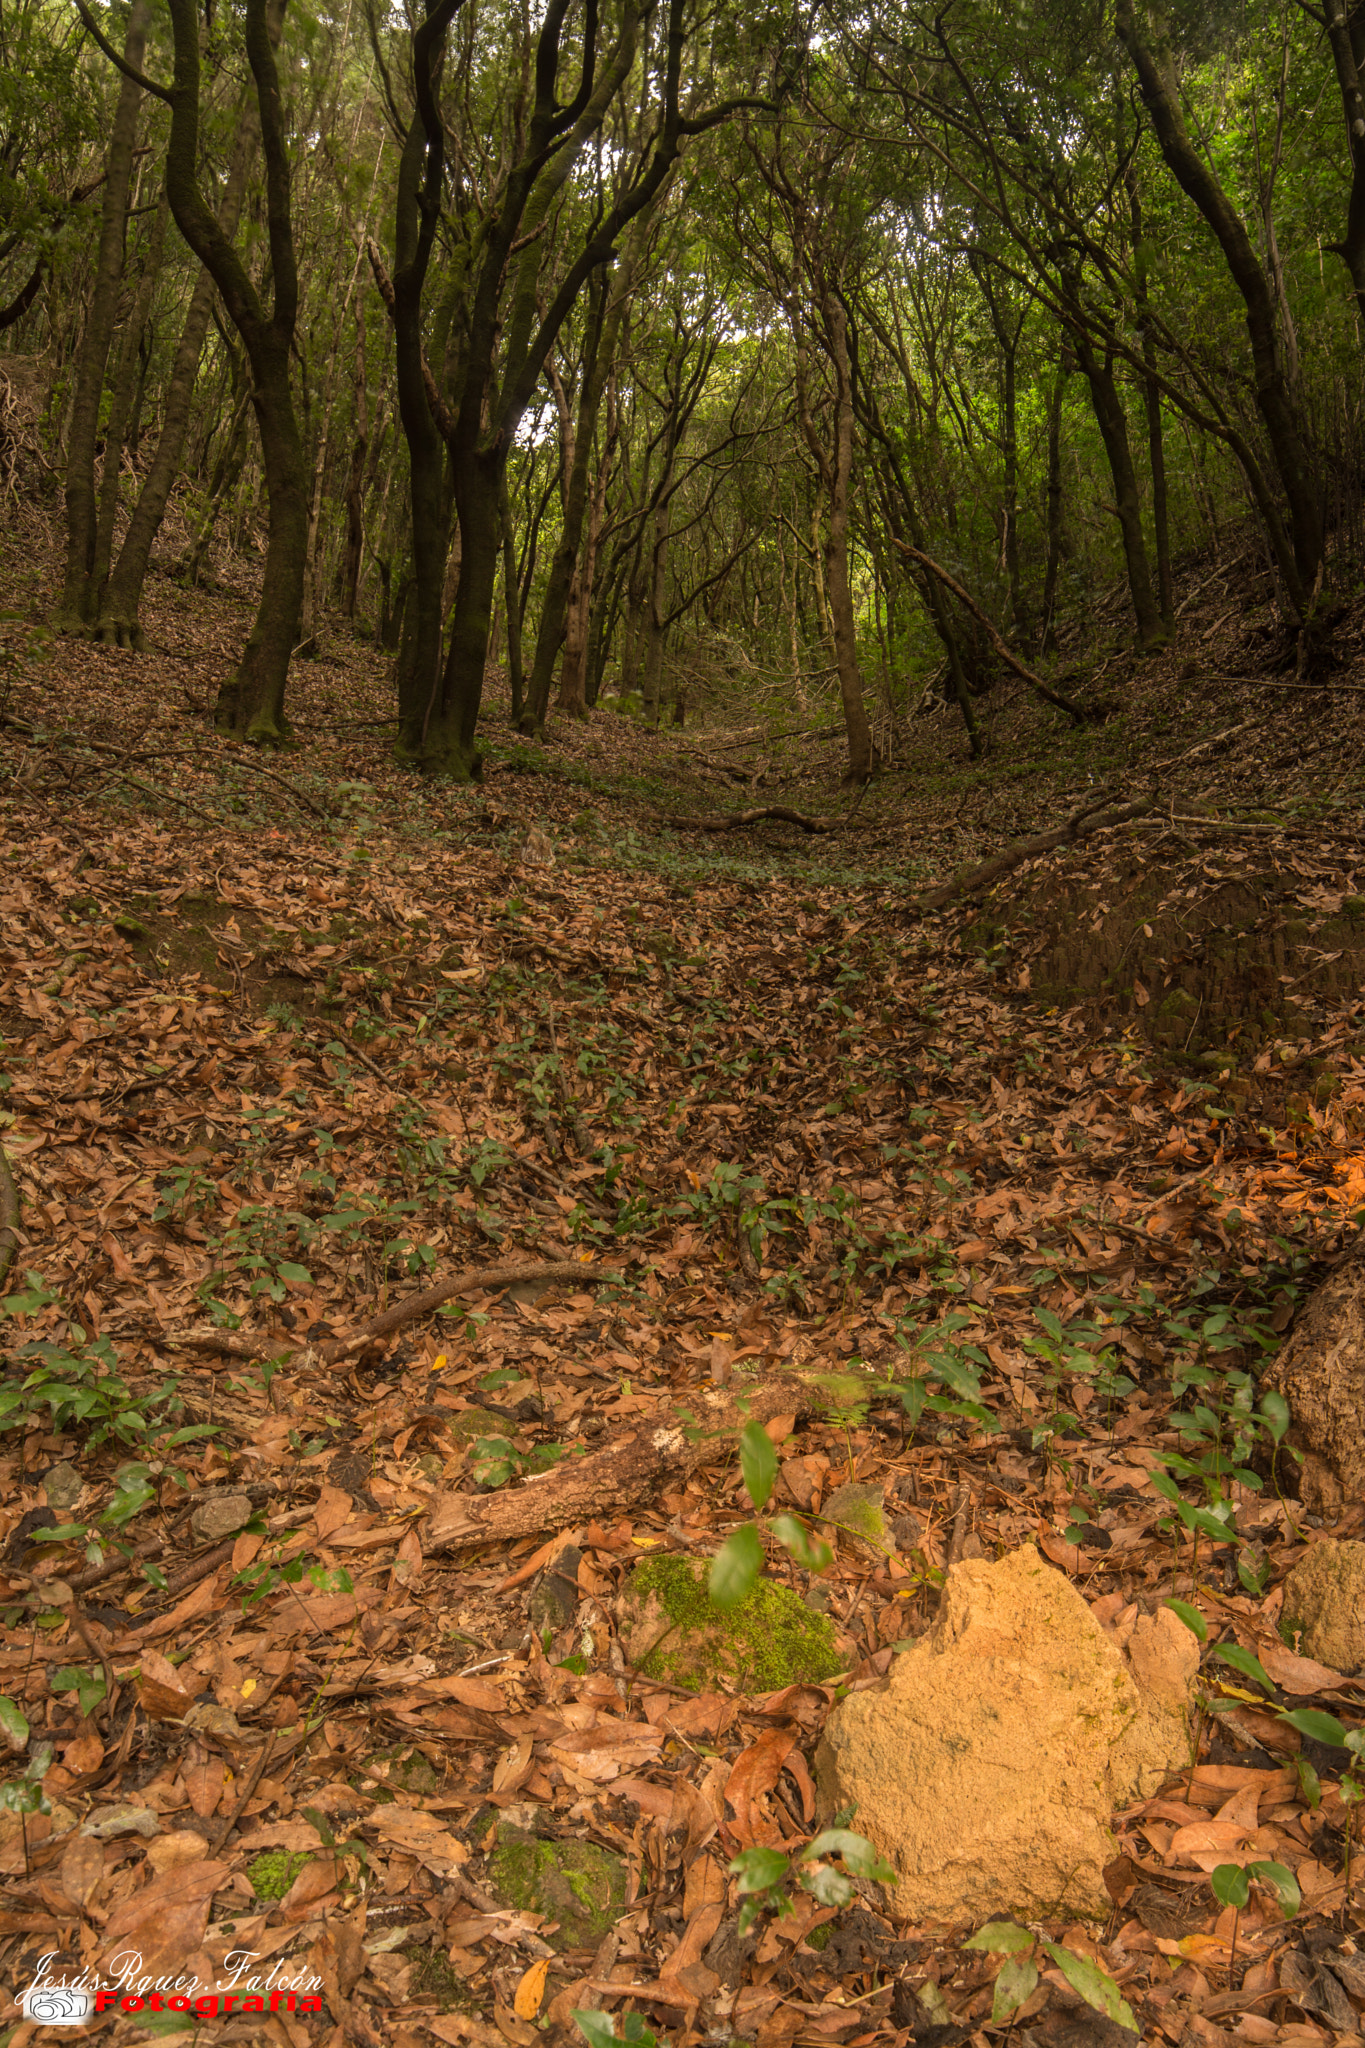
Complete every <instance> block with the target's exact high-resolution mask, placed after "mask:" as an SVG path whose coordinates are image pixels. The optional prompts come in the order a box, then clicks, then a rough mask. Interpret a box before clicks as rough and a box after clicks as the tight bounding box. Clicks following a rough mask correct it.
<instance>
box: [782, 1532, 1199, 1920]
mask: <svg viewBox="0 0 1365 2048" xmlns="http://www.w3.org/2000/svg"><path fill="white" fill-rule="evenodd" d="M1170 1620H1171V1621H1172V1622H1174V1621H1175V1620H1176V1618H1175V1616H1174V1615H1172V1616H1170ZM1176 1626H1177V1627H1179V1626H1180V1624H1179V1623H1178V1622H1177V1623H1176ZM1132 1641H1133V1643H1134V1644H1136V1645H1137V1661H1138V1662H1139V1664H1140V1666H1141V1667H1142V1668H1143V1669H1144V1670H1145V1671H1146V1673H1147V1674H1148V1675H1149V1677H1152V1678H1153V1679H1154V1680H1155V1681H1156V1683H1155V1689H1154V1690H1153V1692H1152V1693H1151V1694H1150V1695H1149V1701H1148V1705H1147V1706H1146V1707H1144V1705H1143V1702H1142V1698H1141V1696H1140V1694H1139V1690H1138V1686H1137V1684H1136V1683H1135V1682H1134V1677H1133V1674H1132V1672H1131V1671H1130V1669H1129V1667H1128V1664H1127V1663H1126V1662H1125V1660H1124V1657H1123V1653H1122V1652H1121V1651H1120V1649H1119V1648H1118V1646H1117V1645H1116V1644H1115V1643H1114V1642H1113V1641H1111V1640H1110V1638H1109V1637H1108V1636H1106V1634H1105V1632H1104V1630H1103V1629H1102V1628H1101V1627H1100V1625H1099V1623H1098V1622H1097V1621H1096V1620H1095V1618H1094V1616H1093V1615H1092V1614H1091V1612H1090V1609H1089V1608H1088V1607H1087V1605H1086V1603H1085V1601H1084V1600H1083V1599H1082V1598H1081V1596H1080V1594H1079V1593H1078V1592H1077V1591H1076V1590H1075V1588H1074V1587H1073V1586H1072V1585H1071V1583H1070V1582H1069V1580H1067V1579H1066V1578H1065V1577H1064V1576H1063V1575H1062V1574H1061V1573H1060V1572H1058V1571H1056V1570H1054V1569H1053V1568H1052V1567H1051V1566H1050V1565H1048V1564H1046V1563H1045V1562H1044V1561H1043V1559H1042V1558H1041V1557H1040V1556H1039V1554H1038V1552H1037V1551H1036V1550H1035V1549H1034V1548H1033V1546H1032V1545H1031V1544H1030V1545H1026V1546H1025V1547H1024V1548H1023V1549H1021V1550H1017V1551H1014V1552H1013V1553H1011V1555H1009V1556H1008V1557H1005V1558H1002V1559H1000V1560H999V1561H998V1562H987V1561H985V1560H972V1561H969V1562H964V1563H962V1564H959V1565H957V1566H955V1567H954V1568H953V1570H952V1571H951V1572H950V1573H949V1575H948V1580H947V1584H946V1586H945V1588H944V1598H943V1602H942V1605H941V1607H940V1610H939V1615H938V1619H937V1620H936V1622H935V1623H934V1626H933V1627H932V1629H930V1631H929V1633H928V1634H927V1635H926V1636H923V1637H922V1638H921V1639H920V1641H919V1642H917V1643H916V1644H915V1645H914V1647H913V1648H912V1649H909V1650H907V1651H906V1652H905V1653H904V1655H902V1656H899V1657H897V1658H896V1660H895V1662H894V1664H893V1666H892V1671H891V1676H890V1679H889V1680H888V1682H887V1684H886V1685H885V1686H884V1687H882V1688H880V1689H877V1690H869V1691H867V1692H862V1693H855V1694H854V1695H853V1696H852V1697H851V1698H849V1699H847V1700H845V1701H844V1702H843V1703H842V1704H841V1705H840V1706H839V1707H837V1708H836V1709H835V1711H834V1713H833V1714H832V1715H831V1716H830V1719H829V1722H828V1724H827V1726H826V1731H825V1737H824V1740H823V1741H822V1743H821V1745H820V1748H819V1751H818V1753H817V1756H816V1768H817V1774H818V1779H819V1786H820V1794H821V1803H822V1808H823V1812H824V1815H825V1816H826V1817H828V1816H829V1815H830V1814H832V1813H833V1812H835V1811H837V1810H838V1809H839V1808H841V1807H846V1806H847V1805H848V1804H849V1803H850V1802H851V1801H856V1802H857V1813H856V1817H855V1819H854V1820H853V1822H852V1825H853V1826H854V1827H855V1828H857V1829H858V1830H859V1831H860V1832H862V1833H864V1834H866V1835H868V1836H870V1837H871V1839H872V1840H873V1841H874V1842H875V1843H876V1845H877V1847H878V1848H879V1849H880V1850H881V1851H882V1853H883V1855H884V1856H885V1857H886V1858H887V1860H888V1861H889V1862H890V1863H891V1865H892V1867H893V1868H894V1869H895V1871H896V1874H897V1884H896V1886H895V1890H894V1907H895V1911H896V1913H897V1914H898V1915H900V1916H903V1917H904V1918H906V1919H908V1920H916V1921H918V1920H929V1919H937V1920H948V1921H954V1922H961V1921H965V1920H981V1919H984V1918H986V1917H987V1916H988V1915H990V1914H992V1913H997V1912H1010V1913H1015V1914H1017V1915H1019V1916H1020V1917H1022V1918H1024V1919H1037V1918H1041V1917H1053V1916H1056V1917H1061V1918H1065V1917H1066V1916H1068V1915H1078V1916H1085V1915H1098V1914H1107V1913H1108V1911H1109V1908H1110V1904H1111V1901H1110V1899H1109V1895H1108V1893H1107V1892H1106V1891H1105V1888H1104V1879H1103V1875H1102V1873H1103V1869H1104V1866H1105V1864H1106V1863H1107V1862H1108V1861H1110V1859H1111V1858H1112V1856H1113V1854H1114V1845H1113V1839H1112V1837H1111V1835H1110V1832H1109V1823H1110V1818H1111V1815H1112V1813H1113V1812H1114V1809H1115V1808H1116V1807H1117V1806H1121V1805H1123V1804H1125V1803H1126V1802H1127V1800H1128V1799H1129V1797H1130V1796H1131V1794H1132V1792H1133V1791H1134V1788H1135V1785H1137V1784H1140V1783H1146V1782H1150V1781H1151V1779H1152V1777H1153V1775H1154V1774H1158V1773H1159V1775H1165V1772H1166V1770H1169V1769H1174V1768H1178V1767H1179V1766H1180V1765H1181V1764H1182V1763H1184V1762H1187V1761H1188V1755H1189V1750H1188V1735H1187V1732H1186V1727H1185V1716H1184V1709H1183V1703H1181V1702H1180V1701H1179V1697H1178V1696H1179V1692H1180V1688H1181V1686H1182V1684H1187V1680H1186V1678H1185V1676H1184V1674H1186V1673H1187V1672H1188V1671H1189V1668H1190V1666H1189V1657H1188V1653H1187V1652H1185V1650H1184V1647H1183V1645H1182V1644H1180V1643H1179V1642H1178V1640H1177V1639H1176V1638H1175V1637H1174V1636H1173V1635H1172V1634H1171V1633H1170V1629H1169V1627H1168V1625H1167V1623H1166V1622H1165V1621H1161V1620H1158V1619H1157V1617H1155V1616H1149V1617H1143V1619H1142V1620H1141V1621H1139V1622H1138V1623H1137V1624H1136V1625H1135V1627H1134V1629H1133V1635H1132ZM1191 1643H1192V1644H1193V1638H1191ZM1196 1662H1197V1656H1196ZM1166 1745H1169V1750H1168V1753H1167V1755H1166V1757H1165V1762H1164V1765H1162V1763H1161V1752H1162V1750H1163V1747H1165V1746H1166Z"/></svg>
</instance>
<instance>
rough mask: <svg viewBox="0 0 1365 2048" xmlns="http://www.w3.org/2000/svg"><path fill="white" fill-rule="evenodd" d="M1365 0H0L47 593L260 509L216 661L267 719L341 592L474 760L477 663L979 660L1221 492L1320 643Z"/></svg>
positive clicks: (1189, 541)
mask: <svg viewBox="0 0 1365 2048" xmlns="http://www.w3.org/2000/svg"><path fill="white" fill-rule="evenodd" d="M1362 61H1365V8H1362V7H1359V6H1356V7H1354V8H1349V7H1346V6H1345V5H1344V0H1323V4H1322V5H1320V6H1319V5H1310V4H1308V0H1276V4H1270V0H1248V4H1245V5H1238V6H1233V5H1230V4H1219V5H1214V6H1203V5H1201V6H1198V7H1196V6H1193V5H1190V4H1186V0H1178V4H1171V5H1161V4H1157V0H1150V4H1149V0H1114V4H1112V5H1110V4H1107V0H1106V4H1103V5H1101V4H1091V0H1083V4H1080V5H1077V4H1075V0H1037V4H1030V5H1024V6H1012V7H1005V6H1001V5H998V4H995V0H955V4H953V5H950V6H947V7H942V6H940V7H922V6H916V5H913V4H900V0H888V4H886V5H882V6H877V7H871V8H869V7H857V8H855V7H850V6H847V5H845V4H844V0H829V4H826V5H822V6H818V7H802V6H795V7H794V6H792V5H791V4H790V0H773V4H766V0H765V4H760V5H757V6H751V7H746V8H743V9H740V8H736V7H730V6H717V7H714V8H705V7H703V6H701V5H700V4H697V0H552V4H551V5H549V6H548V7H546V8H544V9H543V10H541V11H539V12H537V13H534V14H533V13H532V12H531V11H530V10H527V9H522V10H520V11H517V10H497V9H491V8H488V7H486V6H481V5H480V4H478V0H427V4H425V5H424V7H423V8H422V9H421V10H418V9H414V8H412V7H409V8H407V9H406V10H405V9H402V8H398V7H393V6H390V7H385V6H381V5H379V4H378V0H346V5H344V6H341V5H336V6H332V5H330V4H322V5H317V6H313V5H309V4H305V0H244V4H240V5H239V4H236V0H232V4H228V5H222V4H214V0H210V4H208V5H207V6H206V7H205V8H204V9H203V10H202V11H201V10H199V9H198V8H197V7H196V6H194V5H193V4H192V0H165V4H162V0H131V4H130V5H129V6H127V7H126V8H123V7H104V6H101V5H99V4H98V0H74V5H73V6H71V7H68V6H67V5H65V4H57V0H19V4H17V5H16V4H13V0H6V4H5V5H4V7H3V10H0V73H2V74H3V83H2V84H0V96H2V98H3V121H2V122H0V127H2V128H3V142H2V144H0V369H2V370H3V373H4V411H3V437H4V442H3V455H4V461H5V464H6V468H7V472H8V475H9V478H10V483H11V488H15V487H17V485H18V484H19V482H20V480H21V478H22V476H23V474H24V472H25V471H27V470H31V471H33V472H34V473H35V474H37V473H40V472H45V473H46V474H47V475H48V477H49V479H50V480H52V481H53V482H56V481H60V483H61V486H62V488H63V490H64V501H65V528H66V559H65V573H64V577H63V587H62V592H61V596H60V600H59V604H58V608H57V614H56V619H57V623H58V625H59V626H60V627H61V628H62V630H64V631H66V632H69V633H74V634H85V635H93V636H95V637H97V638H98V639H100V640H102V641H104V642H106V643H109V644H115V645H119V646H126V647H131V648H133V649H136V648H138V647H139V646H140V645H141V644H142V638H143V629H142V625H141V623H140V601H141V597H142V591H143V586H144V581H145V578H146V575H147V571H148V565H149V562H150V561H151V559H152V551H153V548H154V546H155V545H156V544H157V542H158V537H159V536H160V535H161V533H162V527H163V523H164V522H165V521H166V519H167V517H168V512H172V511H173V512H174V514H175V516H176V519H177V522H178V524H177V531H179V532H181V533H182V535H183V548H182V557H181V559H180V562H179V564H178V566H179V567H180V569H181V570H182V572H183V573H184V574H185V575H186V576H187V577H188V578H189V580H190V581H191V582H192V581H193V580H194V579H195V577H196V576H198V575H200V574H201V573H202V572H203V569H204V564H205V560H206V557H207V555H208V552H209V549H210V547H211V544H212V542H213V539H214V536H215V534H220V535H221V534H226V535H227V536H229V537H230V539H231V540H232V543H233V545H234V546H235V547H236V548H237V549H238V550H239V551H246V552H247V553H255V554H257V555H258V556H259V562H260V572H261V573H260V588H259V602H258V606H257V610H256V616H255V620H254V623H253V625H252V626H251V629H250V632H249V634H248V636H247V638H246V641H245V644H244V645H243V646H242V647H241V648H240V650H239V651H238V654H237V658H236V659H235V661H234V662H232V663H230V664H225V666H224V672H223V674H222V676H221V677H220V678H219V680H218V688H217V700H216V714H215V715H216V718H217V722H218V724H219V725H220V727H221V728H222V729H223V730H225V731H226V732H229V733H233V734H236V735H238V736H240V737H244V738H247V739H251V740H254V741H260V742H266V743H278V742H281V741H283V740H285V739H286V738H287V735H288V731H289V671H290V665H291V663H292V662H294V661H297V660H299V659H301V658H304V657H306V656H307V655H308V654H309V653H310V652H312V651H314V650H315V648H316V644H317V642H316V635H317V626H318V620H319V616H320V614H321V612H322V611H323V610H324V609H325V608H327V607H336V608H338V609H339V610H340V612H341V613H342V614H343V615H344V616H345V617H346V618H348V619H350V620H353V621H354V622H355V627H356V630H358V631H363V632H364V633H366V634H369V635H372V636H373V638H374V639H375V640H376V641H377V642H378V643H379V644H380V645H381V646H382V647H383V648H384V649H386V650H388V652H389V653H390V654H391V655H392V662H393V676H394V691H395V703H394V716H395V729H396V744H397V747H398V750H399V753H400V755H401V756H402V758H404V759H406V760H409V761H411V762H412V763H414V764H416V765H420V766H421V767H423V768H425V769H428V770H431V771H437V772H444V773H449V774H453V775H456V776H458V777H461V778H464V777H467V776H469V775H471V774H473V773H477V770H478V766H479V760H480V750H479V729H480V712H481V706H482V700H483V691H484V683H485V676H486V674H489V673H492V672H494V671H496V672H497V674H498V675H499V677H500V678H502V677H504V676H505V679H506V687H507V688H508V689H509V691H510V698H511V708H512V715H513V719H514V722H515V723H516V724H518V725H519V726H520V727H521V729H522V730H523V731H524V732H526V733H527V734H537V733H543V732H544V730H545V727H546V722H547V720H548V719H549V718H550V717H551V716H552V713H557V714H561V715H564V716H567V717H584V716H586V715H588V713H589V712H590V711H591V709H592V707H593V706H595V705H596V704H597V703H599V702H600V701H604V700H606V699H612V700H614V701H616V702H617V703H618V704H620V705H622V706H624V707H626V708H628V709H632V710H636V711H638V712H639V713H641V714H642V715H643V716H644V717H645V718H646V719H647V720H649V721H651V722H656V723H657V722H658V721H659V720H660V719H661V718H662V717H665V716H672V717H674V718H676V719H678V720H679V721H681V720H682V719H683V718H684V717H685V715H686V707H687V701H688V696H689V692H690V693H691V694H692V695H693V697H694V699H695V698H696V696H697V694H698V693H701V695H702V696H703V697H704V696H705V695H706V693H707V692H708V691H714V690H715V689H716V688H718V687H719V688H722V689H724V688H727V687H728V688H731V689H733V690H736V691H739V692H742V691H743V689H744V687H745V685H746V682H749V683H754V684H759V683H762V684H763V685H764V686H767V685H768V684H770V683H771V682H772V681H773V679H775V678H776V679H781V680H782V681H783V683H784V686H785V687H787V688H788V689H789V690H790V693H791V697H792V701H793V703H794V706H795V707H797V708H799V709H804V708H805V706H806V703H807V699H808V695H809V693H810V692H812V691H813V690H822V689H824V688H826V687H827V686H831V685H833V686H834V687H836V688H837V697H838V702H839V705H840V707H841V715H842V723H843V728H844V730H845V732H846V735H847V743H848V771H849V775H850V777H851V779H852V780H853V781H854V782H855V783H859V782H862V781H865V780H866V779H867V777H868V776H869V775H870V774H871V773H872V772H874V770H875V768H876V766H877V750H876V746H875V743H874V736H873V732H874V722H875V716H876V712H877V710H878V708H879V707H884V708H886V709H888V710H890V711H892V712H894V711H896V710H898V709H903V708H904V706H905V704H906V703H907V702H908V701H909V699H910V697H911V695H912V694H913V693H918V692H921V691H922V690H923V689H924V688H925V687H926V685H927V686H930V687H932V688H934V689H935V690H937V691H940V692H941V693H942V695H943V696H944V697H945V698H946V699H947V700H948V701H949V702H951V703H953V704H955V705H956V706H957V707H958V710H959V711H960V715H961V718H962V721H963V725H964V728H965V733H966V737H967V740H968V742H969V744H970V747H971V750H972V752H973V753H976V752H977V751H978V749H979V747H980V745H981V736H980V719H979V716H978V711H977V705H978V703H979V701H980V699H981V698H982V697H983V696H984V694H985V693H986V692H987V691H988V690H989V689H990V687H991V685H992V683H993V681H994V680H996V679H997V677H998V676H999V675H1000V674H1001V672H1002V667H1003V668H1008V669H1009V670H1011V671H1012V672H1013V673H1015V674H1016V675H1018V676H1022V677H1023V679H1024V680H1025V681H1026V682H1027V683H1028V685H1029V686H1030V687H1031V688H1033V689H1035V690H1037V691H1039V692H1041V694H1042V695H1043V696H1045V697H1048V698H1050V700H1051V701H1052V702H1053V703H1054V704H1056V705H1059V706H1060V707H1061V708H1062V709H1064V710H1065V711H1066V712H1067V713H1068V714H1069V715H1070V716H1072V717H1073V718H1075V719H1076V720H1077V721H1080V720H1083V719H1085V718H1087V717H1089V716H1091V715H1102V713H1103V710H1104V708H1105V707H1104V704H1103V702H1102V701H1100V700H1098V699H1096V698H1095V697H1094V696H1093V695H1087V690H1086V679H1085V677H1084V676H1083V675H1081V676H1073V675H1071V674H1070V673H1069V671H1068V668H1067V663H1066V661H1065V659H1064V658H1063V656H1062V653H1061V650H1060V643H1059V634H1060V633H1061V631H1062V628H1063V626H1064V625H1065V624H1066V622H1067V621H1071V622H1073V623H1074V622H1075V621H1077V620H1082V621H1083V620H1084V619H1085V617H1086V616H1087V613H1088V611H1089V610H1090V609H1091V608H1092V606H1093V603H1094V601H1095V599H1096V596H1097V594H1098V593H1100V592H1102V591H1105V590H1108V589H1110V588H1111V587H1113V586H1114V585H1116V584H1117V585H1118V587H1119V588H1120V589H1121V590H1122V591H1123V592H1124V593H1125V596H1126V603H1127V615H1128V621H1129V632H1130V635H1131V642H1132V644H1133V645H1134V646H1135V647H1136V649H1137V650H1139V651H1140V652H1151V651H1155V650H1158V649H1160V648H1163V647H1165V646H1167V645H1168V644H1169V643H1170V640H1171V638H1172V635H1173V633H1174V630H1175V625H1176V597H1175V591H1176V565H1178V564H1181V563H1185V562H1188V561H1189V560H1191V559H1193V558H1195V557H1197V556H1198V555H1199V553H1200V551H1201V550H1210V549H1213V550H1216V549H1217V548H1219V547H1220V546H1222V545H1224V544H1225V543H1226V542H1227V541H1228V540H1229V538H1230V537H1232V538H1236V539H1237V540H1238V541H1239V543H1240V546H1241V548H1242V550H1243V557H1244V560H1245V561H1246V562H1247V563H1248V564H1249V565H1250V567H1249V569H1248V573H1249V574H1259V575H1264V576H1265V577H1266V578H1268V579H1269V585H1270V588H1271V589H1272V590H1273V593H1274V597H1275V605H1276V612H1275V616H1276V619H1277V625H1276V628H1275V633H1276V636H1277V639H1276V645H1275V646H1274V647H1273V649H1272V650H1271V653H1272V654H1273V656H1274V657H1275V659H1276V660H1277V661H1279V662H1282V663H1283V664H1284V665H1285V666H1287V667H1290V668H1294V669H1296V670H1297V672H1298V673H1300V674H1301V675H1302V674H1317V673H1321V672H1324V671H1326V670H1327V669H1330V667H1331V665H1332V663H1333V660H1334V654H1333V633H1334V628H1335V626H1336V625H1337V624H1338V623H1339V619H1340V615H1341V602H1342V598H1343V596H1344V594H1346V593H1347V592H1349V589H1350V588H1351V586H1352V584H1353V581H1354V579H1355V576H1356V564H1357V562H1358V558H1359V553H1360V542H1361V535H1360V530H1359V527H1360V516H1361V514H1360V505H1361V488H1360V486H1361V462H1362V446H1361V427H1360V418H1359V408H1360V400H1359V392H1360V388H1361V386H1360V351H1361V316H1362V312H1363V311H1365V103H1363V102H1362V97H1361V85H1360V68H1361V64H1362Z"/></svg>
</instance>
